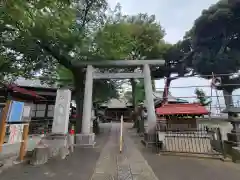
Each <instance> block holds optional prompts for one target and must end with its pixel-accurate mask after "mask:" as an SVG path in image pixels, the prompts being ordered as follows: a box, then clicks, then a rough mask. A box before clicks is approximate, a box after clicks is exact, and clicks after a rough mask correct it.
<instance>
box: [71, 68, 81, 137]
mask: <svg viewBox="0 0 240 180" xmlns="http://www.w3.org/2000/svg"><path fill="white" fill-rule="evenodd" d="M73 76H74V87H75V101H76V106H77V107H76V110H77V114H76V133H78V134H79V133H81V130H82V113H83V100H84V74H83V73H81V72H80V73H79V72H78V73H73Z"/></svg>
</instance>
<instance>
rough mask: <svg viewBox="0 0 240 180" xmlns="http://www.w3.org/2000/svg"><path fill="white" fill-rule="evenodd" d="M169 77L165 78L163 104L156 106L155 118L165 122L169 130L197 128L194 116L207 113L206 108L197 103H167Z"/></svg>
mask: <svg viewBox="0 0 240 180" xmlns="http://www.w3.org/2000/svg"><path fill="white" fill-rule="evenodd" d="M170 81H171V80H170V79H167V80H166V83H165V87H164V93H163V104H162V105H161V106H160V107H158V108H156V109H155V111H156V115H157V120H158V121H159V122H163V123H164V124H166V127H167V129H169V130H178V131H179V130H183V131H185V130H190V129H191V130H192V129H196V128H197V121H196V116H202V115H208V114H209V112H208V110H207V109H206V108H205V107H204V106H202V105H201V104H199V103H187V104H186V103H176V104H169V103H168V99H167V98H168V90H169V87H168V86H169V84H170Z"/></svg>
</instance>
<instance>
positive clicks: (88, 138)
mask: <svg viewBox="0 0 240 180" xmlns="http://www.w3.org/2000/svg"><path fill="white" fill-rule="evenodd" d="M95 144H96V142H95V134H94V133H90V134H76V144H75V145H76V146H85V147H89V146H90V147H94V145H95Z"/></svg>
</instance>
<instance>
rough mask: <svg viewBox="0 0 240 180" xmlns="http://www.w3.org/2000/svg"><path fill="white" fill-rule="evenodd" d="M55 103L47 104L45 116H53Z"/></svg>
mask: <svg viewBox="0 0 240 180" xmlns="http://www.w3.org/2000/svg"><path fill="white" fill-rule="evenodd" d="M54 107H55V105H48V112H47V117H53V115H54Z"/></svg>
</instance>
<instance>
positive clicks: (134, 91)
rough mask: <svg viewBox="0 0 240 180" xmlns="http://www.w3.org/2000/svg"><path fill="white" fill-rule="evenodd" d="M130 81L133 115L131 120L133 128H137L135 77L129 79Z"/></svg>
mask: <svg viewBox="0 0 240 180" xmlns="http://www.w3.org/2000/svg"><path fill="white" fill-rule="evenodd" d="M130 81H131V86H132V105H133V111H134V112H133V114H134V115H133V116H132V118H133V119H132V120H133V122H134V124H133V128H137V126H138V125H137V116H136V113H137V112H136V111H137V102H136V95H135V93H136V81H135V79H131V80H130Z"/></svg>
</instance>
